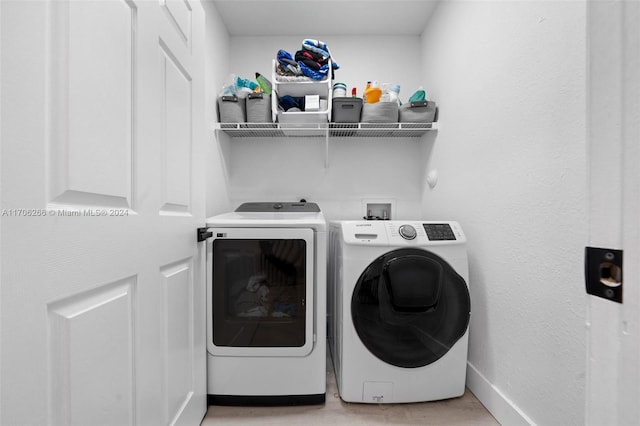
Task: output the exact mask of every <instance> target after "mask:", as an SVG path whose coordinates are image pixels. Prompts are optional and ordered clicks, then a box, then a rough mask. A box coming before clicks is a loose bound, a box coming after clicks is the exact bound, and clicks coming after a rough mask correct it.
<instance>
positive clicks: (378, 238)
mask: <svg viewBox="0 0 640 426" xmlns="http://www.w3.org/2000/svg"><path fill="white" fill-rule="evenodd" d="M338 223H339V224H340V225H339V226H341V227H342V232H343V238H344V241H345V242H346V243H349V244H363V245H374V246H388V245H397V246H399V247H403V246H407V247H413V246H423V245H430V244H436V245H440V244H452V243H453V244H464V243H466V238H465V235H464V233H463V231H462V228H461V227H460V225H459V224H458V223H457V222H453V221H413V220H406V221H405V220H367V221H338Z"/></svg>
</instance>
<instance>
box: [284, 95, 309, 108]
mask: <svg viewBox="0 0 640 426" xmlns="http://www.w3.org/2000/svg"><path fill="white" fill-rule="evenodd" d="M278 106H279V107H280V108H282V109H283V110H284V111H289V110H292V112H293V111H304V96H301V97H295V98H294V97H293V96H289V95H285V96H282V97H281V98H280V99H278Z"/></svg>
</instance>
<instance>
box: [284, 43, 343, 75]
mask: <svg viewBox="0 0 640 426" xmlns="http://www.w3.org/2000/svg"><path fill="white" fill-rule="evenodd" d="M276 56H277V60H278V69H277V71H278V73H279V74H280V75H285V76H306V77H309V78H311V79H313V80H323V79H325V78H327V76H328V74H329V71H333V70H337V69H338V68H340V66H339V65H338V64H336V63H335V62H330V59H331V53H329V48H328V47H327V44H326V43H324V42H322V41H318V40H313V39H305V40H304V41H303V42H302V48H301V49H300V50H298V51H297V52H296V53H295V57H294V56H292V55H291V53H289V52H287V51H286V50H283V49H280V50H278V53H277V55H276ZM329 64H331V65H329Z"/></svg>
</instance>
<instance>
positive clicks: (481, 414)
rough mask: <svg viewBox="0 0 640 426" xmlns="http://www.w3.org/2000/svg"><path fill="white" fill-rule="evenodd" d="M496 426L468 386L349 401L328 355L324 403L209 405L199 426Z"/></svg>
mask: <svg viewBox="0 0 640 426" xmlns="http://www.w3.org/2000/svg"><path fill="white" fill-rule="evenodd" d="M377 424H390V425H448V426H454V425H474V426H475V425H478V426H480V425H482V426H484V425H499V423H498V422H497V421H496V419H494V418H493V417H492V416H491V414H489V412H488V411H487V410H486V409H485V408H484V406H483V405H482V404H481V403H480V401H478V399H477V398H476V397H475V396H474V395H473V394H472V393H471V392H470V391H469V390H468V389H467V391H466V392H465V394H464V395H463V396H461V397H460V398H454V399H448V400H444V401H434V402H422V403H412V404H376V405H374V404H351V403H347V402H344V401H342V400H341V399H340V397H339V395H338V388H337V386H336V379H335V375H334V373H333V365H332V363H331V359H330V358H329V357H327V399H326V402H325V404H324V405H308V406H294V407H225V406H217V405H213V406H209V409H208V410H207V415H206V416H205V418H204V419H203V420H202V424H201V426H214V425H243V426H244V425H303V426H314V425H331V426H338V425H377Z"/></svg>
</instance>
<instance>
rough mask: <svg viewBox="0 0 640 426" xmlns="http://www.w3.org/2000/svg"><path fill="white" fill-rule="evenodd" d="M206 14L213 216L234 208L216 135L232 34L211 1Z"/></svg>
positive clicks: (209, 208) (209, 206)
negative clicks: (218, 98)
mask: <svg viewBox="0 0 640 426" xmlns="http://www.w3.org/2000/svg"><path fill="white" fill-rule="evenodd" d="M202 7H203V9H204V12H205V19H206V23H205V26H206V29H205V38H206V41H205V46H206V47H205V49H206V53H207V54H206V55H205V56H206V59H205V60H206V63H205V67H206V87H207V95H206V98H207V110H206V114H207V117H206V123H208V124H209V125H208V134H209V139H208V140H209V143H207V147H206V157H207V167H206V179H207V185H206V187H207V210H206V215H207V217H208V216H213V215H215V214H219V213H223V212H226V211H229V210H230V209H231V205H230V200H229V191H228V187H229V183H228V181H227V169H228V167H227V164H226V163H225V158H224V156H223V155H222V152H223V150H224V147H223V146H221V145H220V144H219V143H218V140H217V139H216V137H215V135H214V133H213V123H215V121H216V114H217V112H216V111H217V110H216V104H215V102H216V94H217V93H218V91H219V90H220V87H222V82H223V80H224V79H225V78H226V76H227V73H228V66H229V33H228V31H227V28H226V27H225V25H224V23H223V22H222V20H221V19H220V15H219V13H218V11H217V9H216V8H215V6H214V5H213V3H211V2H207V1H205V2H202Z"/></svg>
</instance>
